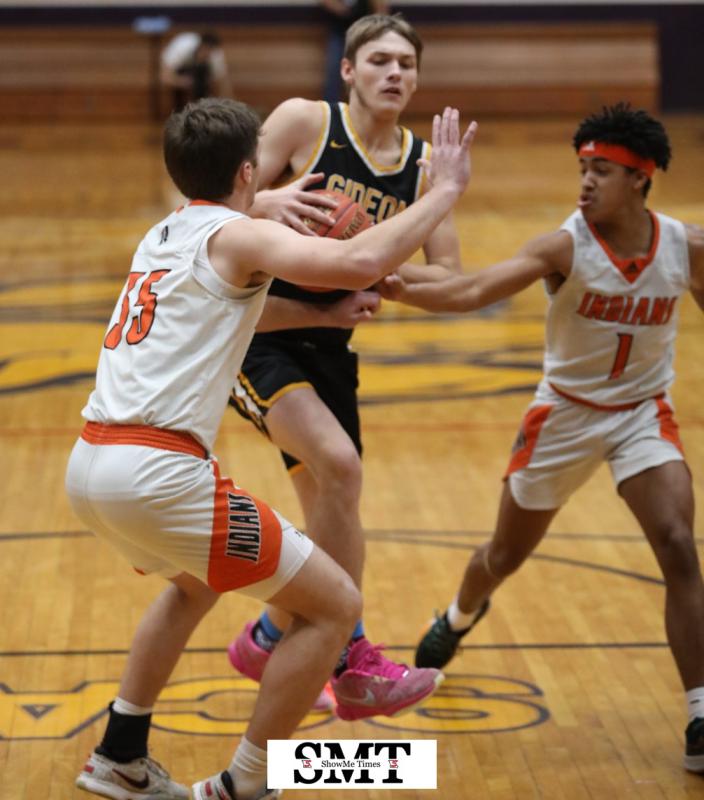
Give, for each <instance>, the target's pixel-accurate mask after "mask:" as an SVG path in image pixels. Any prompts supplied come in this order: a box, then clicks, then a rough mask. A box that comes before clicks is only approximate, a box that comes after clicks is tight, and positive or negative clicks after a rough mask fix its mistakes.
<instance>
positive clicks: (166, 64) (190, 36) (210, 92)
mask: <svg viewBox="0 0 704 800" xmlns="http://www.w3.org/2000/svg"><path fill="white" fill-rule="evenodd" d="M161 82H162V85H164V86H166V87H168V88H170V89H171V90H172V109H170V110H174V111H180V110H181V109H182V108H183V107H184V106H185V105H186V103H189V102H191V101H192V100H199V99H200V98H201V97H211V96H215V97H228V96H229V95H230V76H229V73H228V69H227V61H226V60H225V52H224V50H223V49H222V42H221V40H220V37H219V36H218V35H217V33H215V32H214V31H210V30H208V31H204V32H202V33H193V32H190V31H189V32H185V33H180V34H178V35H177V36H175V37H174V38H173V39H172V40H171V41H170V42H169V43H168V44H167V45H166V47H165V48H164V50H163V52H162V54H161Z"/></svg>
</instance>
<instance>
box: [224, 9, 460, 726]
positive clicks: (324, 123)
mask: <svg viewBox="0 0 704 800" xmlns="http://www.w3.org/2000/svg"><path fill="white" fill-rule="evenodd" d="M421 51H422V43H421V41H420V39H419V38H418V35H417V34H416V32H415V31H414V30H413V28H412V27H411V26H410V25H409V24H408V23H407V22H406V21H405V20H404V19H403V18H402V17H400V16H398V15H394V16H385V15H371V16H367V17H364V18H362V19H361V20H358V21H357V22H356V23H355V24H354V25H352V26H351V27H350V29H349V31H348V33H347V37H346V44H345V56H344V58H343V60H342V63H341V74H342V78H343V80H344V82H345V84H346V86H347V89H348V92H349V103H340V104H328V103H325V102H315V101H310V100H304V99H300V98H296V99H291V100H287V101H285V102H284V103H282V104H281V105H280V106H278V107H277V108H276V109H274V111H273V112H272V113H271V115H270V116H269V118H268V119H267V121H266V122H265V123H264V126H263V129H262V136H261V150H260V186H262V187H268V186H271V185H272V184H275V183H277V182H280V181H282V180H285V179H286V177H289V178H290V177H294V178H295V180H294V181H293V183H290V184H288V186H287V188H284V189H279V190H274V191H270V192H267V191H263V192H260V193H259V194H258V195H257V199H256V202H255V205H254V207H253V208H252V209H251V213H252V214H253V215H262V216H269V217H271V218H274V219H278V220H279V221H281V222H284V223H285V224H288V225H290V226H292V227H294V228H295V229H296V230H298V231H299V232H301V233H304V234H308V235H310V231H309V230H308V229H307V228H306V227H305V225H304V224H303V222H302V217H305V216H308V217H311V218H314V219H320V220H321V221H323V222H324V221H325V220H326V216H324V212H325V210H326V208H325V207H326V204H327V205H328V206H329V205H330V203H329V201H326V200H325V198H321V196H320V195H316V194H311V192H310V190H312V189H317V188H326V187H327V188H331V189H337V190H339V191H342V192H344V193H345V194H348V195H350V196H352V197H353V198H354V199H355V200H357V201H358V202H360V203H361V204H362V206H363V207H364V208H365V209H366V210H367V213H369V214H370V215H371V216H372V217H373V218H374V219H375V220H377V221H381V220H383V219H385V218H387V217H389V216H391V215H393V214H395V213H396V212H398V211H400V210H402V209H403V208H405V207H406V206H407V205H408V204H410V203H412V202H413V201H414V200H416V199H417V198H418V196H419V195H420V194H421V193H422V192H423V189H424V186H423V173H422V170H421V169H420V168H419V167H418V166H417V164H416V161H417V159H419V158H425V157H426V156H427V151H428V146H427V144H426V143H425V142H423V141H422V140H421V139H418V138H417V137H415V136H414V135H413V133H411V131H409V130H408V129H406V128H403V127H402V126H400V125H399V116H400V114H401V112H402V111H403V110H404V108H405V107H406V105H407V104H408V101H409V100H410V98H411V96H412V95H413V93H414V91H415V89H416V82H417V78H418V67H419V63H420V56H421ZM315 204H318V205H317V206H316V205H315ZM424 253H425V256H426V261H427V262H428V263H429V264H439V265H442V266H443V267H445V268H448V269H451V270H456V271H460V269H461V267H460V250H459V242H458V238H457V234H456V231H455V228H454V224H453V221H452V219H451V218H447V219H446V220H444V221H443V222H442V223H441V224H440V226H439V227H438V228H437V229H436V231H435V232H434V233H433V234H432V236H431V237H430V238H429V239H428V240H427V242H426V243H425V246H424ZM378 306H379V295H378V294H377V293H376V292H374V291H371V290H370V291H360V292H349V291H324V292H316V291H310V289H303V288H301V287H300V286H294V285H293V284H291V283H286V282H284V281H279V280H276V281H275V282H274V284H273V286H272V288H271V290H270V292H269V297H268V299H267V303H266V307H265V310H264V313H263V315H262V319H261V321H260V324H259V325H258V328H257V330H258V333H257V334H256V335H255V337H254V341H253V342H252V345H251V347H250V350H249V353H248V354H247V357H246V359H245V361H244V364H243V366H242V372H241V373H240V375H239V376H238V378H237V381H236V383H235V386H234V389H233V392H232V398H231V404H232V405H233V406H234V407H235V409H236V410H237V411H239V412H240V414H242V415H243V416H245V417H246V418H248V419H250V420H252V421H253V422H254V423H255V424H256V425H257V426H258V427H259V428H260V429H261V430H263V431H264V432H266V433H267V434H268V435H269V437H270V438H271V440H272V442H273V443H274V444H275V445H276V446H277V447H279V449H280V450H281V452H282V455H283V458H284V461H285V463H286V466H287V468H288V470H289V473H290V475H291V479H292V481H293V483H294V486H295V489H296V492H297V494H298V497H299V499H300V502H301V506H302V508H303V513H304V517H305V523H306V531H307V533H308V534H309V535H310V536H311V537H312V538H313V539H314V540H315V541H316V542H317V543H318V544H319V545H320V546H321V547H322V548H323V549H324V550H326V551H327V552H328V553H329V554H330V555H331V556H332V557H333V558H334V559H335V560H336V561H337V562H338V563H339V564H340V565H341V566H343V567H344V568H345V569H346V570H347V572H348V573H349V574H350V575H351V576H352V578H353V579H354V580H355V582H356V583H357V585H360V584H361V578H362V571H363V567H364V536H363V531H362V526H361V521H360V514H359V500H360V493H361V486H362V466H361V459H360V454H361V451H362V445H361V438H360V429H359V415H358V408H357V392H356V390H357V356H356V354H355V353H354V352H353V351H352V350H350V348H349V346H348V343H349V340H350V337H351V335H352V331H353V329H354V327H355V325H357V324H358V323H359V322H362V321H364V320H367V319H369V318H371V316H372V315H373V314H374V312H375V311H376V310H377V308H378ZM288 622H289V620H288V619H287V618H286V616H285V615H283V614H281V612H279V611H278V610H272V609H268V610H267V612H265V613H264V614H263V615H262V617H261V618H260V619H259V620H258V621H257V622H256V623H255V624H252V623H249V624H248V625H247V626H246V627H245V629H244V631H243V632H242V633H241V634H240V635H239V636H238V637H237V638H236V639H235V641H233V642H232V644H231V645H230V647H229V654H230V660H231V661H232V663H233V665H234V666H235V667H236V668H237V669H239V670H240V672H242V673H244V674H245V675H248V676H249V677H251V678H253V679H255V680H257V679H258V678H259V677H260V676H261V673H262V671H263V669H264V665H265V664H266V661H267V658H268V655H269V653H270V652H271V650H272V649H273V648H274V646H275V645H276V642H277V641H278V640H279V639H280V638H281V636H282V633H283V632H284V631H285V630H286V627H287V625H288ZM345 665H347V666H348V667H350V668H351V670H352V671H353V672H355V673H356V674H358V675H359V679H360V682H359V683H358V684H357V685H356V686H355V687H344V686H341V685H340V683H339V682H336V681H333V689H334V692H335V699H336V700H337V703H338V715H339V716H343V717H344V718H345V719H359V718H361V717H367V716H372V715H375V714H392V713H393V714H395V713H398V712H399V711H400V710H404V709H405V710H410V708H412V707H414V706H415V705H417V703H418V702H420V700H422V699H424V698H426V697H427V696H429V694H431V693H432V691H433V690H434V688H435V685H436V683H437V681H436V678H435V676H433V675H432V674H430V673H424V672H423V671H420V672H419V671H418V669H417V668H413V667H410V668H408V667H405V666H404V665H399V664H394V663H393V662H391V661H389V660H387V659H386V658H384V657H383V656H382V655H381V653H380V650H379V648H374V647H372V646H371V644H370V643H369V641H368V640H367V639H366V637H365V636H364V628H363V626H362V623H361V621H360V623H359V625H358V626H357V628H356V629H355V631H354V634H353V638H352V640H351V641H350V644H349V646H348V647H347V648H346V650H345V652H344V653H343V654H342V655H341V660H340V664H339V668H340V669H342V668H343V667H344V666H345ZM365 677H366V678H368V680H370V681H378V680H379V679H382V680H385V681H388V682H389V683H390V684H392V685H391V686H390V692H389V698H390V699H389V702H388V705H386V706H384V707H382V706H381V705H373V706H370V705H365V704H364V702H363V701H364V698H365V695H366V693H365V691H364V688H363V685H364V679H365ZM342 694H344V696H341V695H342ZM357 694H359V698H357V696H356V695H357ZM352 695H354V696H352ZM331 702H332V701H331V699H330V698H329V697H327V696H326V695H325V694H323V695H322V696H321V698H320V699H319V702H318V706H317V707H324V706H325V705H326V703H327V705H328V707H329V706H330V704H331ZM356 702H358V703H359V704H358V705H356V710H355V713H354V714H350V713H349V708H350V705H355V703H356ZM341 706H342V707H344V708H341Z"/></svg>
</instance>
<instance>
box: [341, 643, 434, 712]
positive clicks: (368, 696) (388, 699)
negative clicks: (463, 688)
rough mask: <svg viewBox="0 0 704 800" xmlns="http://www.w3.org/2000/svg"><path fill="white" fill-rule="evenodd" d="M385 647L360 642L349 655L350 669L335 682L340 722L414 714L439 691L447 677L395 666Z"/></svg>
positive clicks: (414, 668)
mask: <svg viewBox="0 0 704 800" xmlns="http://www.w3.org/2000/svg"><path fill="white" fill-rule="evenodd" d="M382 649H383V646H382V645H377V646H374V645H372V644H371V643H370V642H369V641H368V640H367V639H359V640H358V641H357V642H355V643H354V644H353V645H352V647H350V649H349V652H348V654H347V669H346V670H345V671H344V672H343V673H342V674H341V675H340V677H339V678H333V679H332V689H333V692H334V693H335V699H336V700H337V709H336V713H337V716H338V717H339V718H340V719H344V720H347V721H352V720H355V719H364V718H365V717H374V716H377V715H382V716H385V717H395V716H399V715H400V714H405V713H407V712H409V711H412V710H413V709H414V708H415V707H416V706H418V705H420V703H422V702H423V700H425V699H426V698H427V697H430V695H431V694H432V693H433V692H434V691H435V690H436V689H437V687H438V686H440V684H441V683H442V682H443V680H444V679H445V676H444V675H443V674H442V672H440V670H437V669H431V668H427V669H418V668H417V667H407V666H406V665H405V664H396V663H394V662H393V661H389V659H388V658H384V656H382V655H381V651H382Z"/></svg>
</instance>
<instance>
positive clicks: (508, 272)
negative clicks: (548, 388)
mask: <svg viewBox="0 0 704 800" xmlns="http://www.w3.org/2000/svg"><path fill="white" fill-rule="evenodd" d="M572 252H573V245H572V239H571V237H570V235H569V234H568V233H567V232H566V231H556V232H554V233H549V234H545V235H543V236H539V237H537V238H536V239H533V240H531V241H530V242H528V244H526V245H524V247H523V248H522V249H521V250H520V251H519V253H518V254H517V255H516V256H514V257H513V258H510V259H508V260H506V261H501V262H499V263H497V264H494V265H493V266H491V267H488V268H487V269H483V270H480V271H478V272H474V273H469V274H466V275H451V276H449V277H447V276H446V277H438V275H437V274H436V275H435V279H434V280H433V279H430V280H428V279H427V278H426V280H423V279H422V269H423V268H422V267H420V268H418V267H415V269H409V266H412V265H404V266H403V268H402V270H399V273H400V274H394V275H390V276H388V277H387V278H386V279H385V281H384V283H383V284H382V285H381V292H382V295H383V296H384V297H388V298H389V299H397V300H400V301H401V302H404V303H408V304H409V305H414V306H418V307H419V308H423V309H425V310H426V311H449V312H463V311H475V310H477V309H479V308H483V307H484V306H487V305H491V304H492V303H495V302H497V301H498V300H502V299H503V298H505V297H509V296H511V295H513V294H516V293H517V292H520V291H522V290H523V289H525V288H527V287H528V286H530V285H531V284H532V283H535V281H537V280H539V279H541V278H545V279H548V280H550V281H551V283H554V284H555V285H558V284H559V283H560V282H561V281H563V280H564V279H565V278H567V276H568V275H569V273H570V268H571V264H572Z"/></svg>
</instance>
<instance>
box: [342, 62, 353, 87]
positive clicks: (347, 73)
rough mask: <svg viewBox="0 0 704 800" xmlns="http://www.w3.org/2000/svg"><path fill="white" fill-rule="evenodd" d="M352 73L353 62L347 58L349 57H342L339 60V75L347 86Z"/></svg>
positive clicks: (350, 81) (350, 80)
mask: <svg viewBox="0 0 704 800" xmlns="http://www.w3.org/2000/svg"><path fill="white" fill-rule="evenodd" d="M353 75H354V64H353V63H352V62H351V61H350V60H349V58H343V59H342V61H340V76H341V77H342V80H343V81H344V82H345V83H346V84H347V85H348V86H349V85H350V84H351V83H352V77H353Z"/></svg>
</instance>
